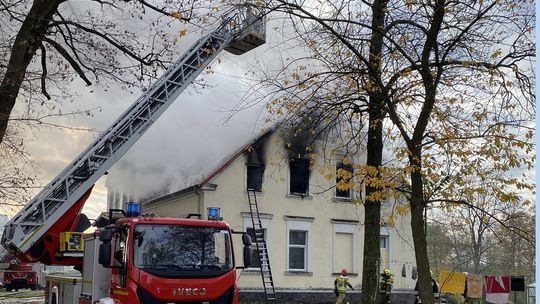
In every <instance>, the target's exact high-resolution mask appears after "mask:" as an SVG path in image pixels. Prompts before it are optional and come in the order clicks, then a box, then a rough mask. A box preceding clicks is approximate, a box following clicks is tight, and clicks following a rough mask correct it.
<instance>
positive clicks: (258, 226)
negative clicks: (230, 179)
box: [247, 189, 277, 303]
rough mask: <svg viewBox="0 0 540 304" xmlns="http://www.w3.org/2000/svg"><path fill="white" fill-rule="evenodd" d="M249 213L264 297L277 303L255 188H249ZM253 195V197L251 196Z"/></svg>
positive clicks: (269, 301) (267, 301)
mask: <svg viewBox="0 0 540 304" xmlns="http://www.w3.org/2000/svg"><path fill="white" fill-rule="evenodd" d="M247 192H248V202H249V213H250V215H251V223H252V224H253V232H254V234H255V246H256V247H257V252H258V253H259V262H260V263H259V265H260V269H261V278H262V282H263V288H264V297H265V300H266V303H277V297H276V290H275V288H274V279H273V277H272V269H271V268H270V258H269V255H268V247H267V245H266V241H265V240H264V229H263V228H262V223H261V217H260V215H259V206H258V204H257V193H256V192H255V190H251V189H248V191H247ZM252 195H253V199H251V196H252Z"/></svg>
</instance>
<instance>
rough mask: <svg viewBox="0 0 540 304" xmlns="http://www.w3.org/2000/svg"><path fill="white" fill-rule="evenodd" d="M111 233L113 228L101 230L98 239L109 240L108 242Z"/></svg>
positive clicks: (110, 238)
mask: <svg viewBox="0 0 540 304" xmlns="http://www.w3.org/2000/svg"><path fill="white" fill-rule="evenodd" d="M113 233H114V230H112V229H104V230H101V232H100V234H99V240H100V241H102V242H109V243H110V241H111V240H112V236H113ZM109 245H110V244H109Z"/></svg>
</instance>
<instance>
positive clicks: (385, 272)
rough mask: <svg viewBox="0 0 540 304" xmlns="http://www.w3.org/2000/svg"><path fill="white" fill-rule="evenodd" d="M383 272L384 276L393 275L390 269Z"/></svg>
mask: <svg viewBox="0 0 540 304" xmlns="http://www.w3.org/2000/svg"><path fill="white" fill-rule="evenodd" d="M383 272H384V274H385V275H387V276H391V275H392V273H391V272H390V269H388V268H387V269H385V270H384V271H383Z"/></svg>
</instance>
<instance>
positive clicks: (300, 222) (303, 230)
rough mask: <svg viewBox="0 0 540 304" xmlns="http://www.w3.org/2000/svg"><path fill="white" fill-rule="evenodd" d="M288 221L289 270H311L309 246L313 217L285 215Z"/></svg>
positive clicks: (287, 248) (287, 247)
mask: <svg viewBox="0 0 540 304" xmlns="http://www.w3.org/2000/svg"><path fill="white" fill-rule="evenodd" d="M285 220H286V221H287V243H286V250H287V271H291V272H309V269H310V267H309V247H310V246H311V244H310V238H309V235H310V232H311V224H312V223H313V221H314V220H315V219H314V218H312V217H302V216H285Z"/></svg>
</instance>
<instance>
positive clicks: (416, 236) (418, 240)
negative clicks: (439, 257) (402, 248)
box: [409, 156, 434, 304]
mask: <svg viewBox="0 0 540 304" xmlns="http://www.w3.org/2000/svg"><path fill="white" fill-rule="evenodd" d="M415 158H416V159H417V160H418V163H419V162H420V161H419V160H420V158H419V157H418V158H417V157H416V156H413V157H411V158H410V160H409V161H410V162H411V164H414V162H416V161H415V160H414V159H415ZM420 168H421V167H418V168H417V170H415V171H413V172H412V173H411V186H412V194H411V199H410V204H411V229H412V234H413V243H414V254H415V257H416V266H417V267H418V284H419V291H420V297H421V299H422V303H425V304H433V302H434V297H433V292H432V288H431V278H430V273H429V271H430V268H429V258H428V253H427V242H426V233H425V230H424V210H425V207H426V206H425V202H424V199H423V197H424V195H423V182H422V174H421V172H420Z"/></svg>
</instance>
